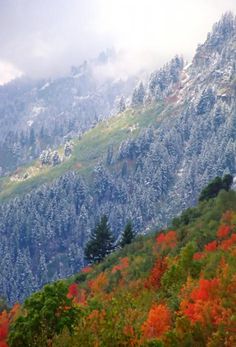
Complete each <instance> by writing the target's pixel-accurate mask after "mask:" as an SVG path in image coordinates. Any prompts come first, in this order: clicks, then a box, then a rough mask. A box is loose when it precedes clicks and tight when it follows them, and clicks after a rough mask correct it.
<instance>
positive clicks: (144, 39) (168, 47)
mask: <svg viewBox="0 0 236 347" xmlns="http://www.w3.org/2000/svg"><path fill="white" fill-rule="evenodd" d="M228 10H233V11H235V12H236V2H235V0H165V1H163V0H86V1H85V0H66V1H65V0H40V1H38V0H1V1H0V47H1V50H0V61H1V62H2V65H3V62H6V63H7V64H8V67H9V64H10V66H12V67H14V69H15V71H16V74H18V73H19V71H21V72H22V73H24V74H27V75H29V76H32V77H48V76H54V75H62V74H64V73H66V72H67V71H69V68H70V66H71V65H78V64H80V63H81V62H82V61H83V60H85V59H89V58H92V57H94V56H96V55H97V54H98V53H99V52H100V51H101V50H104V49H106V48H107V47H114V48H116V49H117V50H119V51H122V52H123V53H122V54H121V55H120V61H119V62H118V63H117V62H116V65H115V66H113V67H112V66H109V69H110V71H112V73H115V71H117V72H118V73H120V74H122V73H123V74H128V73H134V72H135V71H137V69H139V68H152V67H154V66H160V65H162V64H163V63H164V62H165V61H166V60H168V59H170V58H171V57H172V56H173V55H175V54H176V53H178V54H183V55H184V56H186V57H187V58H188V59H191V57H192V55H193V52H194V50H195V48H196V46H197V44H198V43H200V42H203V41H204V40H205V37H206V34H207V32H208V31H210V30H211V27H212V25H213V23H214V22H216V21H217V20H218V19H219V18H220V16H221V15H222V13H224V12H226V11H228ZM6 66H7V65H6ZM14 69H13V70H14ZM0 73H1V70H0ZM1 79H2V78H1V77H0V80H1Z"/></svg>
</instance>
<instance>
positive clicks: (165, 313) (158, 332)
mask: <svg viewBox="0 0 236 347" xmlns="http://www.w3.org/2000/svg"><path fill="white" fill-rule="evenodd" d="M170 327H171V313H170V310H169V308H168V307H167V306H166V305H165V304H159V305H153V306H152V307H151V309H150V311H149V313H148V318H147V320H146V321H145V322H144V323H143V325H142V328H141V329H142V333H143V336H144V337H145V338H146V339H152V338H160V337H162V335H163V334H164V333H166V332H167V331H168V330H169V329H170Z"/></svg>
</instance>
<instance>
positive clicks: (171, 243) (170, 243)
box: [156, 230, 177, 249]
mask: <svg viewBox="0 0 236 347" xmlns="http://www.w3.org/2000/svg"><path fill="white" fill-rule="evenodd" d="M156 241H157V244H158V245H159V246H160V247H161V248H162V249H166V248H174V247H175V246H176V245H177V237H176V232H175V231H173V230H170V231H168V232H167V233H166V234H164V233H161V234H159V235H158V236H157V238H156Z"/></svg>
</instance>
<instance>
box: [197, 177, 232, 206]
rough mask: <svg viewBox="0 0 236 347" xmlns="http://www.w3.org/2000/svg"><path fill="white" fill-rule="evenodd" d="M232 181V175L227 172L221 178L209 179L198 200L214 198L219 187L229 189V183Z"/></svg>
mask: <svg viewBox="0 0 236 347" xmlns="http://www.w3.org/2000/svg"><path fill="white" fill-rule="evenodd" d="M232 183H233V176H231V175H229V174H227V175H225V176H224V177H223V178H221V177H218V176H217V177H216V178H215V179H214V180H213V181H211V182H210V183H209V184H208V186H206V187H205V188H204V189H203V190H202V192H201V194H200V197H199V201H204V200H209V199H212V198H215V197H216V196H217V195H218V194H219V192H220V190H221V189H224V190H226V191H229V189H230V187H231V185H232Z"/></svg>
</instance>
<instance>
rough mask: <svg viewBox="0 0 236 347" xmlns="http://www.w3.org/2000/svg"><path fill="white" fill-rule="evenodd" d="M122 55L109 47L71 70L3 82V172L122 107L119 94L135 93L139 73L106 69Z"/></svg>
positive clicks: (0, 171)
mask: <svg viewBox="0 0 236 347" xmlns="http://www.w3.org/2000/svg"><path fill="white" fill-rule="evenodd" d="M117 58H118V57H117V56H116V53H115V52H114V51H112V50H107V51H106V52H102V53H101V54H100V55H99V56H98V58H97V59H94V60H91V61H85V62H84V63H83V64H82V65H80V66H78V67H72V68H71V72H70V74H68V75H67V76H64V77H60V78H59V77H58V78H54V79H44V80H31V79H29V78H27V77H23V78H19V79H17V80H15V81H13V82H11V83H9V84H6V85H3V86H1V87H0V176H1V175H4V174H6V173H9V172H12V171H14V170H15V169H16V168H17V167H18V166H20V165H22V164H25V163H28V162H30V161H32V160H33V159H35V158H37V157H38V156H39V155H40V154H41V152H42V151H43V150H45V149H47V148H54V149H55V148H56V147H58V146H59V145H60V144H64V143H65V142H66V141H67V140H68V139H71V138H73V137H75V136H80V135H81V134H83V133H84V132H85V131H86V130H88V129H90V128H91V127H92V126H95V124H97V123H98V122H99V121H100V120H104V119H106V118H109V117H110V116H111V115H113V114H115V113H117V111H118V110H119V108H118V106H119V99H120V98H124V100H125V99H126V98H127V97H129V96H130V94H131V92H132V89H133V88H134V85H135V81H136V78H137V77H135V76H134V77H132V76H131V77H129V78H127V79H125V80H124V79H117V78H115V77H113V76H109V75H108V74H105V73H106V70H108V69H109V66H110V65H111V64H115V61H116V59H117ZM109 64H110V65H109ZM100 71H103V75H102V72H101V73H100Z"/></svg>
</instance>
